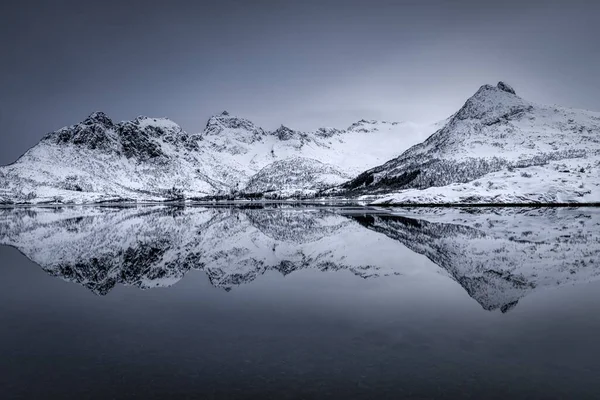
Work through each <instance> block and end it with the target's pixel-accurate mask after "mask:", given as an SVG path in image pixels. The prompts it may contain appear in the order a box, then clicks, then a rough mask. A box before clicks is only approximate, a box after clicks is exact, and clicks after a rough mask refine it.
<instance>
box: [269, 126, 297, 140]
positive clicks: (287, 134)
mask: <svg viewBox="0 0 600 400" xmlns="http://www.w3.org/2000/svg"><path fill="white" fill-rule="evenodd" d="M273 134H274V135H275V136H277V137H278V138H279V140H290V139H293V138H294V137H296V136H298V133H297V132H296V131H294V130H292V129H290V128H288V127H287V126H283V125H281V126H280V127H279V128H277V130H275V132H273Z"/></svg>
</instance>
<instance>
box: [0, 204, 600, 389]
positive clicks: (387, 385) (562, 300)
mask: <svg viewBox="0 0 600 400" xmlns="http://www.w3.org/2000/svg"><path fill="white" fill-rule="evenodd" d="M0 244H2V246H0V263H1V264H0V388H1V390H2V398H9V399H12V398H23V399H39V398H93V399H106V398H118V399H121V398H140V399H148V398H167V397H168V398H282V399H286V398H289V399H296V398H365V399H367V398H376V397H379V398H394V399H396V398H419V399H420V398H540V399H542V398H543V399H552V398H556V399H559V398H590V399H592V398H599V397H600V393H599V392H600V390H599V389H598V384H597V382H598V377H599V376H600V362H599V361H598V360H599V359H600V341H599V340H598V337H599V336H598V335H599V333H600V210H598V209H594V208H585V209H584V208H582V209H575V208H573V209H569V208H562V209H462V210H455V209H425V210H419V209H413V210H400V209H396V210H394V209H391V210H390V209H386V210H383V209H367V208H309V207H291V206H281V205H272V206H268V205H266V206H260V207H219V208H216V207H187V208H169V207H140V208H111V207H102V208H92V207H82V208H60V209H53V208H37V209H15V210H12V209H5V210H0Z"/></svg>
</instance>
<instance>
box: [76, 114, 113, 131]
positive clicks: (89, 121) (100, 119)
mask: <svg viewBox="0 0 600 400" xmlns="http://www.w3.org/2000/svg"><path fill="white" fill-rule="evenodd" d="M82 123H83V124H85V125H93V124H101V125H104V126H106V127H109V128H110V127H112V126H113V125H114V124H113V122H112V120H111V119H110V118H108V116H107V115H106V114H105V113H103V112H102V111H94V112H93V113H91V114H90V115H89V116H88V117H87V118H86V119H84V120H83V122H82Z"/></svg>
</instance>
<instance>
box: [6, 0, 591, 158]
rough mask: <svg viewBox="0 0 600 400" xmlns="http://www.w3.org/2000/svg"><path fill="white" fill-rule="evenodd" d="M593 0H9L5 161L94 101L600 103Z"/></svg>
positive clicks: (379, 109)
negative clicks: (502, 90)
mask: <svg viewBox="0 0 600 400" xmlns="http://www.w3.org/2000/svg"><path fill="white" fill-rule="evenodd" d="M598 15H600V1H592V0H583V1H578V0H570V1H552V0H550V1H541V0H539V1H536V0H527V1H521V0H520V1H512V0H504V1H485V0H464V1H461V0H446V1H442V0H440V1H433V0H432V1H427V0H419V1H417V0H414V1H408V0H407V1H400V0H397V1H391V0H387V1H386V0H380V1H378V0H364V1H354V0H338V1H333V0H331V1H327V0H319V1H312V0H302V1H285V0H279V1H261V0H252V1H250V0H240V1H233V0H215V1H194V2H192V1H175V0H170V1H152V0H143V1H142V0H140V1H127V0H121V1H107V0H105V1H85V0H77V1H61V0H54V1H37V2H35V1H26V0H20V1H4V2H2V5H0V32H1V39H0V40H1V49H2V58H1V64H0V68H1V71H0V85H1V86H0V106H1V108H0V122H1V125H0V126H1V128H2V144H1V145H0V164H6V163H9V162H12V161H14V160H15V159H16V158H17V157H18V156H20V155H21V154H22V153H23V152H24V151H25V150H27V148H29V147H31V146H33V145H35V144H36V143H37V141H38V140H39V139H40V138H41V137H42V136H43V135H44V134H45V133H47V132H50V131H53V130H55V129H57V128H60V127H62V126H65V125H70V124H73V123H76V122H78V121H81V120H82V119H84V118H85V117H86V116H87V115H88V114H89V113H91V112H92V111H95V110H101V111H105V112H106V113H107V114H108V115H109V116H110V117H112V118H113V119H114V120H118V121H120V120H125V119H131V118H134V117H136V116H138V115H148V116H167V117H169V118H171V119H173V120H174V121H176V122H177V123H179V124H180V125H181V126H182V127H183V128H184V129H185V130H187V131H189V132H197V131H200V130H201V129H202V128H203V127H204V124H205V122H206V120H207V118H208V117H209V116H210V115H212V114H214V113H217V112H220V111H222V110H225V109H226V110H228V111H229V112H230V113H232V114H235V115H239V116H244V117H247V118H249V119H251V120H253V121H254V122H256V123H258V124H260V125H262V126H264V127H265V128H267V129H271V128H275V127H277V126H278V125H279V124H281V123H284V124H285V125H287V126H290V127H291V128H295V129H302V130H308V129H314V128H316V127H319V126H334V127H339V128H344V127H347V126H348V125H350V124H351V123H352V122H354V121H356V120H358V119H361V118H368V119H385V120H396V121H400V120H410V121H416V122H425V121H436V120H440V119H442V118H445V117H447V116H449V115H450V114H452V113H453V112H455V111H456V110H457V109H458V107H460V106H461V105H462V104H463V103H464V101H465V100H466V99H467V98H468V97H469V96H470V95H472V94H473V93H474V92H475V91H476V90H477V88H479V86H481V85H482V84H485V83H492V84H495V83H496V82H497V81H498V80H505V81H506V82H508V83H510V84H511V85H512V86H513V87H515V89H516V90H517V93H518V94H519V95H521V96H522V97H525V98H527V99H529V100H532V101H536V102H541V103H547V104H560V105H564V106H568V107H577V108H585V109H590V110H597V111H600V94H599V93H600V40H599V39H598V38H600V23H598Z"/></svg>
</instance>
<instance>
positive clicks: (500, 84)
mask: <svg viewBox="0 0 600 400" xmlns="http://www.w3.org/2000/svg"><path fill="white" fill-rule="evenodd" d="M496 87H497V88H498V89H500V90H503V91H505V92H507V93H510V94H514V95H516V94H517V93H516V92H515V89H513V88H512V86H510V85H509V84H508V83H504V82H502V81H500V82H498V85H497V86H496Z"/></svg>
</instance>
